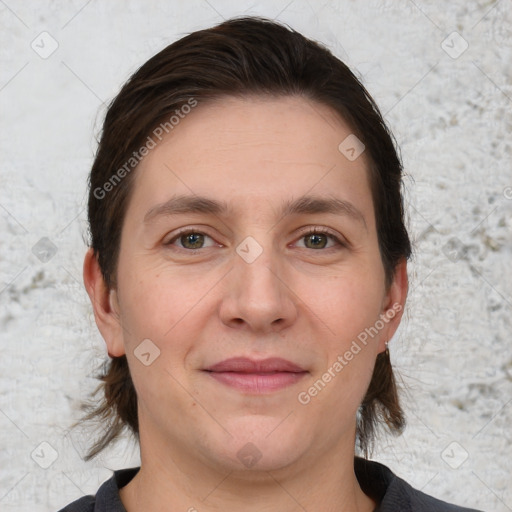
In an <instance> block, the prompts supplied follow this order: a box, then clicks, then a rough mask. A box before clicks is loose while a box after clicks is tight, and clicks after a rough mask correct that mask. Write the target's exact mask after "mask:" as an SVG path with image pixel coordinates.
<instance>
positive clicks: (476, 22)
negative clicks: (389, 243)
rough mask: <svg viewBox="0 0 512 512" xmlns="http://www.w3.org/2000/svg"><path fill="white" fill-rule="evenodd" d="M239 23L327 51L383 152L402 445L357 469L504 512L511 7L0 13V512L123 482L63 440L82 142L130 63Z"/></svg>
mask: <svg viewBox="0 0 512 512" xmlns="http://www.w3.org/2000/svg"><path fill="white" fill-rule="evenodd" d="M242 13H250V14H260V15H264V16H266V17H270V18H277V19H278V20H280V21H284V22H286V23H289V24H290V25H291V26H292V27H294V28H296V29H297V30H299V31H302V32H303V33H304V34H305V35H307V36H309V37H311V38H314V39H316V40H319V41H322V42H324V43H325V44H326V45H328V46H329V47H330V48H331V49H332V50H333V51H334V52H335V53H336V54H337V55H338V56H339V57H340V58H342V59H343V60H345V61H346V62H347V64H348V65H349V66H351V67H352V68H353V69H354V70H355V71H356V72H357V73H358V74H359V76H360V77H361V78H362V80H363V82H364V84H365V85H366V86H367V88H368V89H369V91H370V92H371V94H372V95H373V96H374V97H375V99H376V101H377V103H378V104H379V105H380V107H381V109H382V111H383V112H384V113H385V118H386V120H387V122H388V123H389V125H390V127H391V128H392V130H393V131H394V133H395V135H396V138H397V141H398V143H399V145H400V146H401V149H402V156H403V160H404V164H405V168H406V171H407V174H408V176H407V178H406V181H405V190H406V197H407V210H408V216H409V219H410V230H411V235H412V237H413V239H414V244H415V257H414V260H413V261H412V262H411V265H410V276H411V277H410V278H411V288H410V294H409V300H408V306H407V312H406V316H405V319H404V321H403V324H402V326H401V328H400V330H399V332H398V334H397V335H396V336H395V338H394V340H393V341H392V343H391V352H392V360H393V362H394V364H395V366H396V368H397V369H398V370H399V372H400V374H401V376H402V379H403V383H404V385H405V387H406V388H407V391H406V392H405V394H404V398H405V400H406V408H407V412H408V419H409V427H408V429H407V431H406V433H405V434H404V435H403V436H402V437H401V438H398V439H394V438H383V439H382V440H381V442H380V445H379V448H378V450H377V451H376V453H375V454H374V458H376V459H377V460H381V461H384V462H385V463H387V464H388V465H390V466H391V468H392V469H393V470H394V471H395V472H397V473H398V474H400V475H401V476H402V477H404V478H405V479H406V480H408V481H409V482H410V483H411V484H413V485H414V486H416V487H418V488H420V489H423V490H424V491H425V492H427V493H430V494H434V495H436V496H439V497H441V498H444V499H446V500H449V501H455V502H458V503H459V504H465V505H468V506H473V507H477V508H483V509H485V510H489V511H490V510H492V511H494V512H501V511H503V512H505V511H510V510H512V475H511V473H512V462H511V461H512V428H511V426H510V425H511V424H512V401H511V400H512V343H511V336H510V334H511V316H512V315H511V305H512V270H511V245H512V244H511V227H512V165H511V163H512V158H511V156H512V147H511V146H512V144H511V138H510V132H511V124H512V116H511V112H512V83H511V71H512V4H511V2H510V0H501V1H497V2H493V1H490V2H480V3H479V4H477V3H476V2H466V1H461V0H460V1H458V2H450V3H447V2H420V1H417V2H413V1H405V0H401V1H397V2H391V1H382V2H377V1H363V2H357V3H356V2H354V1H348V0H339V1H327V0H325V1H319V2H314V1H313V0H310V1H309V2H308V1H307V0H295V1H291V2H290V1H289V0H284V1H277V2H276V1H261V2H248V1H243V2H235V1H227V0H222V1H221V0H208V1H206V0H194V1H191V2H178V1H177V0H174V1H169V0H162V1H156V0H153V1H150V2H143V1H141V0H140V1H127V2H124V3H121V2H116V3H114V2H106V1H99V0H93V1H89V2H87V1H85V0H81V1H74V2H56V1H53V2H52V1H43V2H42V1H30V2H29V1H27V2H21V1H15V0H2V1H1V2H0V24H1V26H2V31H1V33H0V38H1V44H0V63H1V66H0V108H1V113H2V114H1V115H2V118H1V119H2V124H3V126H2V131H1V135H0V158H1V166H0V172H1V188H0V229H1V234H2V235H1V240H2V243H1V251H2V252H1V260H0V304H1V310H0V329H1V333H2V334H1V335H2V342H1V353H2V357H1V359H0V367H1V371H0V439H1V446H2V450H1V454H0V467H1V468H2V471H1V473H0V508H1V509H2V510H3V511H10V510H16V511H31V512H39V511H52V510H57V509H58V508H60V507H61V506H63V505H64V504H66V503H68V502H70V501H71V500H72V499H74V498H76V497H78V496H81V495H83V494H85V493H94V492H95V491H96V489H97V488H98V486H99V484H100V483H101V482H102V481H103V480H104V479H106V478H107V477H108V476H110V469H116V468H120V467H127V466H128V465H136V464H137V455H136V453H137V450H136V449H135V448H134V446H133V445H132V444H130V443H129V442H128V441H127V442H123V443H121V444H120V445H118V446H117V447H116V448H115V449H112V450H110V451H109V452H108V453H107V452H106V453H105V454H103V455H102V456H101V457H100V458H98V459H96V460H95V461H92V462H90V463H88V464H86V463H84V462H83V461H82V460H81V458H80V455H81V454H83V452H84V449H85V444H86V442H87V438H88V434H87V433H86V432H80V431H73V432H69V431H68V427H69V426H70V424H71V422H72V421H73V420H75V419H77V418H78V416H79V410H78V406H79V402H80V400H81V399H82V398H85V397H86V396H87V394H88V393H89V392H90V391H91V390H92V389H94V387H95V385H96V382H95V380H94V379H93V373H94V368H95V366H96V365H97V364H98V363H99V362H100V361H101V360H102V359H103V358H104V357H105V356H106V352H105V348H104V344H103V341H102V339H101V338H100V336H99V334H98V332H97V330H96V327H95V324H94V320H93V318H92V312H91V309H90V306H89V303H88V299H87V296H86V294H85V291H84V288H83V286H82V279H81V265H82V259H83V255H84V252H85V243H84V239H86V224H85V210H84V209H85V193H86V175H87V172H88V169H89V166H90V164H91V161H92V154H93V151H94V149H95V142H94V138H93V133H94V132H95V131H97V129H98V127H99V125H100V121H101V117H102V115H103V113H104V109H103V108H101V107H102V104H103V103H104V102H108V101H109V100H110V99H111V98H112V97H113V96H114V95H115V94H116V92H117V91H118V88H119V87H120V85H121V84H122V83H123V82H124V80H126V79H127V78H128V76H129V75H130V73H131V72H133V71H134V70H135V69H136V68H137V67H138V66H139V65H141V64H142V63H143V62H144V61H145V60H146V59H147V58H149V57H150V56H151V55H153V54H154V53H155V52H156V51H157V50H159V49H161V48H162V47H164V46H165V45H167V44H168V43H170V42H171V41H173V40H175V39H176V38H178V37H180V36H181V35H184V34H185V33H188V32H190V31H193V30H196V29H199V28H203V27H207V26H211V25H213V24H215V23H218V22H220V21H221V20H222V18H228V17H230V16H233V15H239V14H242ZM41 443H43V444H41Z"/></svg>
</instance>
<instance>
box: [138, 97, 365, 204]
mask: <svg viewBox="0 0 512 512" xmlns="http://www.w3.org/2000/svg"><path fill="white" fill-rule="evenodd" d="M349 136H353V134H352V130H351V128H350V126H349V125H348V124H347V123H345V122H344V121H343V119H341V117H340V116H339V115H338V114H337V113H335V112H334V111H333V110H332V109H330V108H329V107H327V106H325V105H322V104H319V103H317V102H314V101H312V100H309V99H306V98H303V97H277V98H268V97H245V98H232V97H229V98H222V99H219V100H215V101H210V102H208V103H205V104H201V103H199V105H198V106H197V107H195V108H194V109H193V110H192V111H191V112H190V113H189V114H188V115H186V116H185V117H184V118H183V119H181V120H180V122H179V124H178V125H176V126H175V127H174V128H173V130H172V131H171V132H170V133H169V134H168V135H166V136H165V137H164V138H163V140H162V141H161V142H160V143H158V144H157V146H156V147H155V148H154V149H153V150H151V151H150V152H149V154H148V155H147V156H146V157H145V158H144V159H143V160H142V162H141V163H140V164H139V167H138V169H137V172H136V179H135V184H134V185H135V190H134V194H133V196H132V197H133V198H134V199H135V200H136V201H135V202H136V203H137V204H139V203H144V204H145V205H146V206H154V204H157V203H161V202H163V201H165V200H167V199H169V197H170V195H173V194H177V195H183V194H188V195H190V194H192V195H194V194H196V195H199V196H210V197H211V196H212V195H214V196H216V197H218V198H219V199H220V200H223V201H226V202H230V203H233V204H234V206H233V211H236V206H238V207H241V208H242V210H243V211H245V212H248V211H249V210H251V211H253V212H254V210H257V209H258V205H260V206H263V205H268V204H273V203H274V202H279V203H282V202H283V201H282V200H283V197H286V200H287V201H290V200H293V198H296V197H299V196H304V195H307V194H309V193H310V192H311V193H312V194H313V195H315V196H322V195H323V196H327V195H329V196H333V194H334V195H337V196H339V197H340V198H341V199H349V198H350V201H351V202H352V203H354V202H355V203H358V205H359V207H360V208H362V209H368V208H370V209H372V204H371V194H370V187H369V181H368V169H367V159H366V155H365V153H364V152H363V153H362V154H361V156H360V157H359V158H357V159H355V160H349V159H348V158H347V157H346V156H345V155H344V154H343V152H341V151H340V149H339V147H340V144H341V143H342V142H343V141H344V140H346V139H347V137H349ZM135 196H136V197H135ZM236 203H238V205H237V204H236Z"/></svg>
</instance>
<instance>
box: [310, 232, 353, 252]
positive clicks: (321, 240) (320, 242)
mask: <svg viewBox="0 0 512 512" xmlns="http://www.w3.org/2000/svg"><path fill="white" fill-rule="evenodd" d="M300 240H302V241H304V247H305V248H306V249H331V248H333V247H336V246H340V247H345V246H346V244H344V243H343V242H341V241H340V240H339V238H338V237H337V236H335V235H334V234H333V233H331V232H330V231H327V230H325V229H321V228H315V229H310V230H309V231H306V232H305V233H303V234H301V238H300ZM329 242H331V245H330V246H328V243H329Z"/></svg>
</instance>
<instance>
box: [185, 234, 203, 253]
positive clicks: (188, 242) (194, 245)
mask: <svg viewBox="0 0 512 512" xmlns="http://www.w3.org/2000/svg"><path fill="white" fill-rule="evenodd" d="M183 239H184V241H185V243H183ZM182 243H183V245H184V246H185V247H189V248H191V249H198V248H200V247H201V245H202V243H203V235H201V234H199V233H189V234H188V235H184V236H183V237H182Z"/></svg>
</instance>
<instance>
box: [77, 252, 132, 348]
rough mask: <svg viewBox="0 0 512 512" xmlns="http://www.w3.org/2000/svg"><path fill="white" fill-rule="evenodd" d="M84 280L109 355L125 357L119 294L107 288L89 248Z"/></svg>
mask: <svg viewBox="0 0 512 512" xmlns="http://www.w3.org/2000/svg"><path fill="white" fill-rule="evenodd" d="M83 278H84V284H85V289H86V290H87V294H88V295H89V299H90V301H91V304H92V307H93V311H94V318H95V320H96V325H97V326H98V329H99V331H100V333H101V335H102V337H103V339H104V340H105V343H106V345H107V349H108V353H109V355H110V356H111V357H119V356H122V355H124V354H125V350H124V342H123V336H122V334H123V330H122V327H121V320H120V316H119V302H118V299H117V293H116V291H115V290H109V288H108V287H107V285H106V283H105V280H104V278H103V274H102V272H101V269H100V266H99V263H98V259H97V258H96V255H95V254H94V251H93V249H92V248H89V249H88V251H87V253H86V255H85V259H84V266H83Z"/></svg>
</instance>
